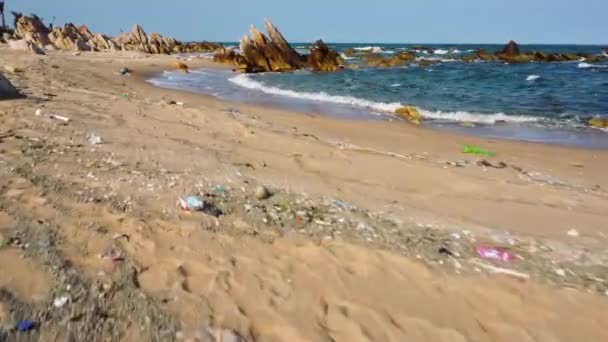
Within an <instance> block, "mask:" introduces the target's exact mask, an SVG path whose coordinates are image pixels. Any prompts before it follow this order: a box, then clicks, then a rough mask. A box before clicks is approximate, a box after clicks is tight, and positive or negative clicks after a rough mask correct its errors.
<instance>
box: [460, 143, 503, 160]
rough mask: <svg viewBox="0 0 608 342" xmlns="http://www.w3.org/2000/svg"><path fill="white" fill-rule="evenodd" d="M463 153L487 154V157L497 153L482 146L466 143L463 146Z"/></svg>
mask: <svg viewBox="0 0 608 342" xmlns="http://www.w3.org/2000/svg"><path fill="white" fill-rule="evenodd" d="M462 153H469V154H476V155H480V156H486V157H494V156H495V155H496V153H494V152H492V151H488V150H484V149H483V148H481V147H477V146H473V145H465V146H464V147H463V148H462Z"/></svg>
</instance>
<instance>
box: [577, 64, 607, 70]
mask: <svg viewBox="0 0 608 342" xmlns="http://www.w3.org/2000/svg"><path fill="white" fill-rule="evenodd" d="M578 67H579V68H581V69H587V68H608V65H597V64H589V63H578Z"/></svg>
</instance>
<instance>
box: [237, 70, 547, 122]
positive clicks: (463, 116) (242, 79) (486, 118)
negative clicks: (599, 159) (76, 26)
mask: <svg viewBox="0 0 608 342" xmlns="http://www.w3.org/2000/svg"><path fill="white" fill-rule="evenodd" d="M229 81H230V82H232V83H234V84H236V85H238V86H241V87H243V88H247V89H252V90H257V91H260V92H263V93H265V94H271V95H279V96H286V97H291V98H294V99H302V100H309V101H317V102H325V103H333V104H338V105H350V106H353V107H359V108H368V109H370V110H372V111H374V112H376V113H379V114H392V113H394V112H395V110H397V108H399V107H402V106H403V104H401V103H398V102H392V103H385V102H376V101H370V100H365V99H360V98H356V97H352V96H338V95H330V94H327V93H324V92H318V93H312V92H303V91H294V90H289V89H281V88H278V87H273V86H267V85H265V84H264V83H262V82H258V81H256V80H253V79H251V78H250V77H249V76H248V75H244V74H242V75H238V76H235V77H232V78H230V79H229ZM419 110H420V114H421V115H422V116H423V117H424V118H427V119H432V120H441V121H457V122H460V121H467V122H475V123H481V124H493V123H494V122H496V121H506V122H516V123H522V122H535V121H538V118H535V117H531V116H524V115H519V116H517V115H507V114H504V113H496V114H483V113H470V112H464V111H456V112H444V111H429V110H425V109H419Z"/></svg>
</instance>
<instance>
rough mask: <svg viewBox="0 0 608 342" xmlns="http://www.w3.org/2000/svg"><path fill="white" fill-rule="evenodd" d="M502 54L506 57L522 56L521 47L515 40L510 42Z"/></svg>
mask: <svg viewBox="0 0 608 342" xmlns="http://www.w3.org/2000/svg"><path fill="white" fill-rule="evenodd" d="M502 54H503V55H505V56H517V55H519V54H520V52H519V45H517V43H516V42H515V41H513V40H511V41H509V42H508V43H507V45H505V47H504V48H503V49H502Z"/></svg>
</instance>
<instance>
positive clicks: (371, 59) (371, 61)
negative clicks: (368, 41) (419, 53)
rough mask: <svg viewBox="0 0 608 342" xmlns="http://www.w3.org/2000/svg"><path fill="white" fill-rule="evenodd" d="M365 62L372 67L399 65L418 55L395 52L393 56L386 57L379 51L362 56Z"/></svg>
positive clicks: (414, 58)
mask: <svg viewBox="0 0 608 342" xmlns="http://www.w3.org/2000/svg"><path fill="white" fill-rule="evenodd" d="M362 60H363V62H364V63H365V64H366V65H367V66H370V67H384V68H388V67H399V66H402V65H404V64H406V63H408V62H411V61H413V60H416V55H415V54H414V53H412V52H408V51H401V52H395V53H394V54H393V55H392V56H389V57H385V56H384V55H382V54H379V53H367V54H366V55H364V56H363V57H362Z"/></svg>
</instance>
